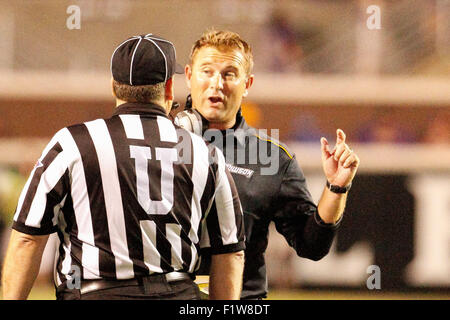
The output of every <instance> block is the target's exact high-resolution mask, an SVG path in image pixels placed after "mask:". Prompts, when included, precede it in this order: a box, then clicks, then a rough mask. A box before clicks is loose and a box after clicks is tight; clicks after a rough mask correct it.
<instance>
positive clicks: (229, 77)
mask: <svg viewBox="0 0 450 320" xmlns="http://www.w3.org/2000/svg"><path fill="white" fill-rule="evenodd" d="M224 78H225V80H234V79H235V78H236V74H235V73H234V72H227V73H225V77H224Z"/></svg>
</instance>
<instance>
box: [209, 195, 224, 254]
mask: <svg viewBox="0 0 450 320" xmlns="http://www.w3.org/2000/svg"><path fill="white" fill-rule="evenodd" d="M206 225H207V227H208V235H209V241H210V244H211V248H218V247H222V246H223V241H222V233H221V232H220V224H219V218H218V216H217V207H216V200H214V202H213V204H212V206H211V210H210V211H209V213H208V216H207V217H206Z"/></svg>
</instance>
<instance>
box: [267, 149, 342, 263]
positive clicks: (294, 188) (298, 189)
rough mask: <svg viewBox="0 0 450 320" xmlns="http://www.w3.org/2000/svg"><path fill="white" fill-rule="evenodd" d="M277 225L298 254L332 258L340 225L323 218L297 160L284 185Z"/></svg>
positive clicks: (286, 174)
mask: <svg viewBox="0 0 450 320" xmlns="http://www.w3.org/2000/svg"><path fill="white" fill-rule="evenodd" d="M274 222H275V226H276V229H277V230H278V232H280V233H281V234H282V235H283V236H284V237H285V239H286V241H287V242H288V243H289V245H290V246H291V247H293V248H294V249H295V250H296V252H297V254H298V255H299V256H300V257H304V258H308V259H311V260H320V259H321V258H323V257H324V256H325V255H327V254H328V252H329V251H330V248H331V245H332V242H333V239H334V236H335V234H336V230H337V228H338V227H339V224H340V221H338V222H337V223H336V224H327V223H324V222H323V221H322V219H321V218H320V216H319V214H318V211H317V206H316V204H315V203H314V201H313V200H312V197H311V194H310V192H309V190H308V188H307V185H306V180H305V176H304V174H303V172H302V170H301V169H300V167H299V166H298V163H297V160H296V158H295V156H294V157H293V158H292V159H290V161H289V162H288V164H287V168H286V170H285V172H284V175H283V178H282V181H281V185H280V191H279V196H278V198H277V204H276V213H275V216H274Z"/></svg>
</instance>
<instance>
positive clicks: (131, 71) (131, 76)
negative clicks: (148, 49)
mask: <svg viewBox="0 0 450 320" xmlns="http://www.w3.org/2000/svg"><path fill="white" fill-rule="evenodd" d="M141 41H142V38H141V37H139V41H138V43H137V45H136V47H135V48H134V51H133V55H132V56H131V63H130V85H133V61H134V55H135V54H136V50H137V48H138V47H139V44H141Z"/></svg>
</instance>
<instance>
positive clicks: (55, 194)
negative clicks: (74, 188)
mask: <svg viewBox="0 0 450 320" xmlns="http://www.w3.org/2000/svg"><path fill="white" fill-rule="evenodd" d="M67 190H70V180H69V169H66V171H65V172H64V174H63V175H62V176H61V178H60V179H59V180H58V182H57V183H56V184H55V186H54V187H53V189H52V190H50V192H49V193H47V201H46V204H45V213H44V217H43V218H42V220H41V228H42V229H50V228H52V227H53V218H54V216H55V214H54V213H55V212H54V210H55V207H56V206H57V205H58V204H60V203H61V201H62V199H63V198H64V196H65V195H66V194H67Z"/></svg>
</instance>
